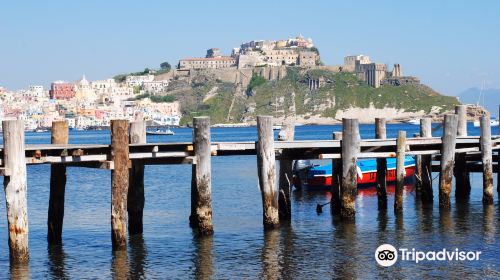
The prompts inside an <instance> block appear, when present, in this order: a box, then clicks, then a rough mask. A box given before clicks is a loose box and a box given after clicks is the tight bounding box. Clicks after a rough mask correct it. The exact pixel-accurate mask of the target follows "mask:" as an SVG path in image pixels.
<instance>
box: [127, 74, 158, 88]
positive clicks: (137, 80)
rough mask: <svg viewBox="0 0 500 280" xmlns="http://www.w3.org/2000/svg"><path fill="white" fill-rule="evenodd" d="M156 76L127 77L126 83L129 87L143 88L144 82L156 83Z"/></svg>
mask: <svg viewBox="0 0 500 280" xmlns="http://www.w3.org/2000/svg"><path fill="white" fill-rule="evenodd" d="M154 79H155V76H154V75H141V76H127V78H126V79H125V82H126V83H127V86H129V87H135V86H142V84H143V83H144V82H152V81H154Z"/></svg>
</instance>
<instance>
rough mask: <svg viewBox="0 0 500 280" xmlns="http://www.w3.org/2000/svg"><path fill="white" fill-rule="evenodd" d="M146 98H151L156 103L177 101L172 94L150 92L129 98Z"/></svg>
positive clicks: (130, 99)
mask: <svg viewBox="0 0 500 280" xmlns="http://www.w3.org/2000/svg"><path fill="white" fill-rule="evenodd" d="M144 98H149V99H151V102H154V103H170V102H174V101H175V96H172V95H151V94H150V93H144V94H139V95H136V96H135V97H132V98H129V99H128V100H129V101H134V100H141V99H144Z"/></svg>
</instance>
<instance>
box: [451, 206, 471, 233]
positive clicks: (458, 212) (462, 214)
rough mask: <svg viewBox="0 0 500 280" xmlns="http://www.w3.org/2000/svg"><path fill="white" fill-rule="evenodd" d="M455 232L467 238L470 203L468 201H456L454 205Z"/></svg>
mask: <svg viewBox="0 0 500 280" xmlns="http://www.w3.org/2000/svg"><path fill="white" fill-rule="evenodd" d="M454 211H455V232H457V233H460V234H462V235H464V236H467V233H468V232H469V230H470V222H471V221H470V219H471V217H470V202H469V200H467V199H466V200H461V201H460V202H459V201H457V203H456V204H455V209H454Z"/></svg>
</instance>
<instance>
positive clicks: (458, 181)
mask: <svg viewBox="0 0 500 280" xmlns="http://www.w3.org/2000/svg"><path fill="white" fill-rule="evenodd" d="M466 111H467V106H466V105H457V106H456V107H455V114H457V116H458V127H457V136H458V137H463V136H467V113H466ZM453 173H454V174H455V197H456V198H459V199H463V198H467V197H469V194H470V189H471V185H470V176H469V172H468V170H467V160H466V153H457V154H456V155H455V170H454V172H453Z"/></svg>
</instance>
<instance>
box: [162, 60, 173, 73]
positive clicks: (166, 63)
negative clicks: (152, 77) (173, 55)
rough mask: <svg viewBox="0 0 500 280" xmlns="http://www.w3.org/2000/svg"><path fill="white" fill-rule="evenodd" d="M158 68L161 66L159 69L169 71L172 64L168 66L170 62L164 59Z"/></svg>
mask: <svg viewBox="0 0 500 280" xmlns="http://www.w3.org/2000/svg"><path fill="white" fill-rule="evenodd" d="M160 68H161V70H164V71H165V72H168V71H170V69H172V66H170V63H168V62H166V61H165V62H163V63H162V64H160Z"/></svg>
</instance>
